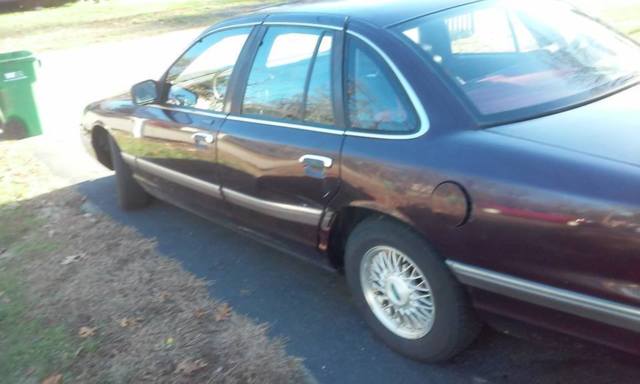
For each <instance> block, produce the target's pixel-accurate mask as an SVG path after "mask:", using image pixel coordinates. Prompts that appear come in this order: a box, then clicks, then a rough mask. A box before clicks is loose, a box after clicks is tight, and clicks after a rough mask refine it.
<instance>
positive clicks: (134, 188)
mask: <svg viewBox="0 0 640 384" xmlns="http://www.w3.org/2000/svg"><path fill="white" fill-rule="evenodd" d="M109 147H110V150H111V161H112V163H113V169H114V170H115V172H116V186H117V188H118V201H119V203H120V207H121V208H122V209H124V210H127V211H130V210H134V209H141V208H144V207H146V206H148V205H149V203H150V202H151V195H149V194H148V193H147V191H145V190H144V189H143V188H142V187H141V186H140V184H138V182H137V181H136V179H135V178H134V177H133V172H132V171H131V167H130V166H129V164H127V163H126V162H125V161H124V159H123V158H122V154H121V153H120V148H118V145H117V144H116V142H115V141H114V140H113V138H112V137H111V136H109Z"/></svg>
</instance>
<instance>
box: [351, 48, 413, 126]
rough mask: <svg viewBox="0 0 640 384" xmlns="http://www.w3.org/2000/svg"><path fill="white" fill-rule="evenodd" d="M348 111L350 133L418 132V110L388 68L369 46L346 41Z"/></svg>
mask: <svg viewBox="0 0 640 384" xmlns="http://www.w3.org/2000/svg"><path fill="white" fill-rule="evenodd" d="M346 97H347V109H348V116H349V126H350V128H351V129H358V130H368V131H386V132H402V133H406V132H410V131H415V130H417V127H418V119H417V117H416V114H415V110H414V109H413V107H411V105H410V102H409V100H408V98H407V96H406V94H405V93H404V91H403V90H402V88H401V86H400V84H399V83H398V81H397V79H396V78H395V76H394V75H393V74H392V72H391V71H390V70H389V69H388V67H387V65H386V64H385V63H384V62H383V60H382V59H381V58H380V57H379V55H378V54H376V53H375V52H373V51H372V50H371V49H370V48H369V47H368V46H366V45H365V44H364V43H362V42H360V41H359V40H357V39H355V38H353V37H349V38H348V40H347V85H346Z"/></svg>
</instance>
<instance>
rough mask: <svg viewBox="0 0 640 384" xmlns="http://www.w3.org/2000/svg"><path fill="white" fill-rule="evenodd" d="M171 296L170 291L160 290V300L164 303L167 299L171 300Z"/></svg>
mask: <svg viewBox="0 0 640 384" xmlns="http://www.w3.org/2000/svg"><path fill="white" fill-rule="evenodd" d="M169 298H171V295H170V294H169V292H160V302H162V303H164V302H165V301H167V300H169Z"/></svg>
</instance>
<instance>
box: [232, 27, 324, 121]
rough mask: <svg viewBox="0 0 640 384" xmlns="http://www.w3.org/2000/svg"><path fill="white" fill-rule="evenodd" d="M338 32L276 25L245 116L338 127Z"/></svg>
mask: <svg viewBox="0 0 640 384" xmlns="http://www.w3.org/2000/svg"><path fill="white" fill-rule="evenodd" d="M332 47H333V33H332V32H330V31H324V30H321V29H314V28H290V27H271V28H269V30H268V31H267V33H266V34H265V36H264V39H263V42H262V45H261V46H260V48H259V50H258V53H257V55H256V59H255V61H254V63H253V67H252V69H251V72H250V74H249V79H248V81H247V88H246V91H245V95H244V100H243V103H242V113H243V114H245V115H253V116H261V117H262V116H264V117H269V118H275V119H279V120H291V121H304V122H310V123H317V124H321V125H333V124H334V113H333V101H332V100H333V98H332V89H331V65H332V64H331V63H332V55H331V53H332Z"/></svg>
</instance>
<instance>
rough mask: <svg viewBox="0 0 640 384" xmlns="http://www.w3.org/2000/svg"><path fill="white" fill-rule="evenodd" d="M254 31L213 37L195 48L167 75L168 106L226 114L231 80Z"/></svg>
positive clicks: (234, 32) (242, 31)
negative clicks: (226, 98)
mask: <svg viewBox="0 0 640 384" xmlns="http://www.w3.org/2000/svg"><path fill="white" fill-rule="evenodd" d="M250 33H251V29H250V28H239V29H231V30H227V31H222V32H217V33H213V34H211V35H209V36H207V37H205V38H203V39H202V40H200V41H199V42H197V43H196V44H195V45H194V46H192V47H191V48H190V49H189V50H188V51H187V52H186V53H185V54H184V55H183V56H182V57H181V58H180V59H178V61H177V62H176V63H175V64H174V65H173V67H171V69H170V70H169V73H168V75H167V82H168V85H169V93H168V97H167V104H171V105H177V106H181V107H191V108H197V109H203V110H209V111H214V112H222V110H223V109H224V99H225V96H226V93H227V87H228V85H229V79H230V77H231V73H232V72H233V68H234V67H235V64H236V62H237V61H238V58H239V57H240V52H241V51H242V48H243V47H244V44H245V42H246V41H247V39H248V37H249V34H250Z"/></svg>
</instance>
